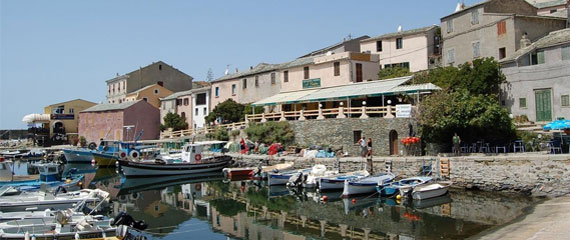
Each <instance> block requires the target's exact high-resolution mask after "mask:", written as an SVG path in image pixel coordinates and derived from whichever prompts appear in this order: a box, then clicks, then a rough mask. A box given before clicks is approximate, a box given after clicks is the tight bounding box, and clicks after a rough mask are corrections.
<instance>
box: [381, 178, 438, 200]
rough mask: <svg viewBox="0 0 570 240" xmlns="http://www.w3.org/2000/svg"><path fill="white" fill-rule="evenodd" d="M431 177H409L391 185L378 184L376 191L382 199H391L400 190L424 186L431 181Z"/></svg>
mask: <svg viewBox="0 0 570 240" xmlns="http://www.w3.org/2000/svg"><path fill="white" fill-rule="evenodd" d="M432 180H433V178H432V177H411V178H405V179H402V180H400V181H396V182H391V183H384V184H380V183H378V186H377V187H376V190H377V191H378V193H380V196H382V197H392V196H394V195H396V194H397V193H399V192H400V189H401V188H408V187H414V186H417V185H420V184H426V183H428V182H430V181H432Z"/></svg>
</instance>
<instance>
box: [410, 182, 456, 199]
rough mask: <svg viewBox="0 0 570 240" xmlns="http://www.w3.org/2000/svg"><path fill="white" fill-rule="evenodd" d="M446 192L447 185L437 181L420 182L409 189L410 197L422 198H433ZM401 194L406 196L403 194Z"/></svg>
mask: <svg viewBox="0 0 570 240" xmlns="http://www.w3.org/2000/svg"><path fill="white" fill-rule="evenodd" d="M445 194H447V186H444V185H442V184H439V183H429V184H421V185H418V186H415V187H413V190H412V191H411V196H412V199H415V200H422V199H428V198H435V197H439V196H443V195H445ZM402 196H406V194H403V195H402Z"/></svg>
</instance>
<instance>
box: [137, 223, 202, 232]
mask: <svg viewBox="0 0 570 240" xmlns="http://www.w3.org/2000/svg"><path fill="white" fill-rule="evenodd" d="M199 224H201V223H189V224H183V225H174V226H166V227H156V228H147V229H146V231H148V230H156V229H165V228H176V227H179V226H180V227H184V226H193V225H199Z"/></svg>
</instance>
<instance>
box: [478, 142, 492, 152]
mask: <svg viewBox="0 0 570 240" xmlns="http://www.w3.org/2000/svg"><path fill="white" fill-rule="evenodd" d="M479 152H482V153H488V152H490V150H489V143H481V146H480V147H479Z"/></svg>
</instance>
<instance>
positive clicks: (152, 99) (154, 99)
mask: <svg viewBox="0 0 570 240" xmlns="http://www.w3.org/2000/svg"><path fill="white" fill-rule="evenodd" d="M162 84H163V83H162V82H158V83H155V84H151V85H148V86H146V87H143V88H141V89H139V90H136V91H134V92H131V93H128V94H127V95H126V96H125V100H124V101H125V102H132V101H138V100H143V101H146V102H148V103H150V105H152V106H153V107H155V108H159V107H160V98H163V97H166V96H169V95H171V94H172V91H170V90H168V89H167V88H165V87H163V86H162Z"/></svg>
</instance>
